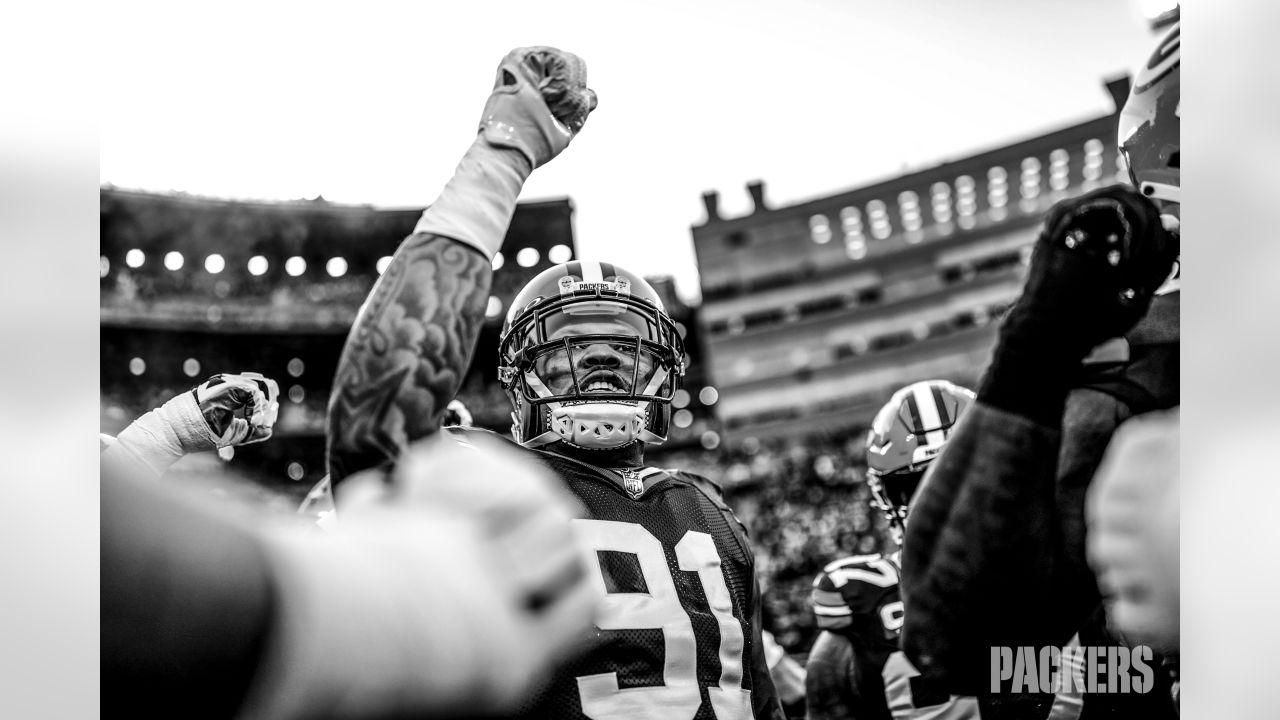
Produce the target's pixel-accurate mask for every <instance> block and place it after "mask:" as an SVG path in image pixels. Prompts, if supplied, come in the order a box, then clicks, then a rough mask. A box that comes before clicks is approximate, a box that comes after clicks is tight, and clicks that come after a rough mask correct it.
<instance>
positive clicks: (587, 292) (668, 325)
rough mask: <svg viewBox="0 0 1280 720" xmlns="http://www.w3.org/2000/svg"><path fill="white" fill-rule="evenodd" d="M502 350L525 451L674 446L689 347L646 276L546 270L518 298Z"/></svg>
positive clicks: (608, 270) (576, 265)
mask: <svg viewBox="0 0 1280 720" xmlns="http://www.w3.org/2000/svg"><path fill="white" fill-rule="evenodd" d="M498 352H499V360H498V378H499V380H501V382H502V387H503V389H504V390H505V391H506V393H507V397H508V398H510V400H511V405H512V413H511V419H512V426H511V434H512V436H513V437H514V438H515V440H516V442H518V443H520V444H521V445H524V446H525V447H540V446H543V445H546V444H548V443H552V442H556V441H563V442H566V443H569V444H571V445H574V446H576V447H580V448H587V449H593V450H607V449H613V448H620V447H624V446H626V445H629V444H631V443H634V442H645V443H661V442H663V441H665V440H666V435H667V428H668V426H669V424H670V421H671V398H672V397H673V396H674V395H675V392H676V390H678V389H679V387H680V383H681V379H682V378H683V376H684V371H685V351H684V341H683V339H682V338H681V337H680V333H679V332H678V331H677V329H676V325H675V323H674V322H673V321H672V320H671V318H670V317H669V316H668V315H667V313H666V310H665V309H664V308H663V305H662V299H661V297H660V296H659V295H658V293H657V291H656V290H654V289H653V286H652V285H650V284H649V283H648V282H646V281H645V280H644V279H643V278H641V277H639V276H637V275H635V274H633V273H631V272H629V271H627V270H624V269H622V268H620V267H618V266H616V265H612V264H609V263H600V262H589V261H573V262H568V263H562V264H560V265H556V266H554V267H551V268H548V269H546V270H544V271H542V272H541V273H539V274H538V275H537V276H536V277H534V278H533V279H532V280H530V281H529V283H528V284H526V285H525V286H524V287H523V288H522V289H521V290H520V292H519V293H517V294H516V296H515V299H514V300H512V302H511V308H510V310H509V311H508V312H507V319H506V322H505V323H504V325H503V328H502V336H501V339H500V340H499V345H498Z"/></svg>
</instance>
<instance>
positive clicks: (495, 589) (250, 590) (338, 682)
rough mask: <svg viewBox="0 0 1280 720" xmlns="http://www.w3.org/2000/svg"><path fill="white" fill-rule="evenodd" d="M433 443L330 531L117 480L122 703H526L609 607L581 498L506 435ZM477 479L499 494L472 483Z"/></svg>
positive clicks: (112, 507) (108, 503)
mask: <svg viewBox="0 0 1280 720" xmlns="http://www.w3.org/2000/svg"><path fill="white" fill-rule="evenodd" d="M429 444H436V445H437V447H421V448H417V447H415V448H414V449H412V450H411V451H410V453H409V455H408V456H407V459H406V462H404V463H402V464H401V467H400V468H398V469H397V471H396V474H395V477H394V483H393V484H392V485H391V486H388V485H386V483H384V482H383V481H382V479H381V476H380V475H365V476H362V477H358V478H354V479H353V480H352V482H351V483H350V484H349V489H350V491H351V492H352V493H355V494H354V495H353V496H352V498H351V502H350V504H349V505H347V506H346V507H347V509H346V511H345V513H344V516H343V519H342V522H341V523H340V524H338V526H337V527H335V528H334V529H332V530H330V531H329V532H323V533H318V532H314V531H310V530H306V529H300V528H298V527H297V526H296V525H293V524H286V525H280V526H278V527H270V528H267V529H265V530H263V529H254V528H250V527H249V526H248V524H247V523H245V522H244V520H243V518H240V517H235V516H231V515H226V514H219V513H218V512H217V509H216V508H210V507H208V506H205V505H202V504H200V500H199V499H197V498H196V497H194V496H193V495H191V494H188V493H186V492H184V491H183V489H182V488H174V487H171V486H163V485H158V484H155V483H140V482H137V481H136V480H133V479H130V478H128V477H118V476H108V477H106V478H104V482H103V488H102V628H103V629H102V660H103V677H104V679H105V682H104V683H103V686H104V693H103V708H104V710H106V711H107V712H106V713H105V714H106V715H108V716H111V717H117V716H118V717H230V716H232V715H233V714H235V713H236V711H237V709H239V716H240V717H242V718H246V719H252V718H271V719H272V720H291V719H293V718H326V717H341V718H380V717H409V716H413V715H416V714H424V713H432V714H438V715H439V714H443V715H449V714H464V713H467V712H481V713H489V712H502V711H506V710H509V709H510V708H511V706H512V705H513V704H514V702H515V701H516V700H517V699H518V698H520V697H522V696H523V694H524V693H526V692H527V691H528V690H529V689H530V687H531V686H532V685H533V684H534V683H536V682H538V681H539V679H540V678H542V677H543V675H544V674H545V673H546V672H547V671H548V669H549V667H550V666H551V664H552V663H554V662H556V661H558V660H560V659H562V658H563V657H565V656H566V655H567V654H569V653H571V652H572V651H573V650H574V649H575V647H576V646H575V643H576V642H578V641H579V639H580V638H581V637H582V636H583V634H584V631H585V630H586V629H588V628H589V627H590V626H591V623H592V621H593V619H594V614H593V610H594V605H595V601H596V597H595V595H594V594H593V592H594V591H593V590H592V588H591V586H590V585H589V584H588V583H586V582H585V579H584V578H585V573H584V571H583V565H582V563H581V558H580V556H579V554H578V550H577V549H576V546H575V545H574V543H573V541H572V538H571V536H570V532H569V524H570V523H569V519H570V518H571V516H572V515H573V514H574V513H576V512H578V511H579V508H578V506H577V504H576V500H573V499H572V498H570V497H569V496H568V495H567V494H566V491H565V490H564V489H563V488H561V487H560V486H559V485H558V484H557V483H555V482H554V480H553V478H551V477H550V476H549V475H548V474H547V472H546V471H545V470H544V469H543V468H541V466H538V465H535V464H532V463H530V462H529V461H528V460H527V458H520V457H517V456H516V455H515V454H514V453H512V452H510V451H509V450H508V449H506V448H504V447H501V446H498V445H494V446H493V447H489V446H481V447H479V448H478V449H477V448H464V447H461V446H459V445H457V444H455V443H453V441H451V440H449V439H447V438H440V439H439V440H433V441H431V443H429ZM441 445H443V446H441ZM464 470H467V471H469V472H470V474H467V473H466V472H463V471H464ZM477 478H479V479H477ZM477 482H479V483H480V484H482V485H484V486H485V489H486V490H487V491H488V492H487V493H484V494H483V497H482V496H481V495H480V494H477V493H474V492H464V491H463V488H462V486H463V485H468V486H471V485H475V484H476V483H477ZM259 522H261V519H260V518H259Z"/></svg>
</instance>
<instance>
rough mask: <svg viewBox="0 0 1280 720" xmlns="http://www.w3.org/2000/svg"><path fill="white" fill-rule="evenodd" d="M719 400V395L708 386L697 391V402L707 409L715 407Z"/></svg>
mask: <svg viewBox="0 0 1280 720" xmlns="http://www.w3.org/2000/svg"><path fill="white" fill-rule="evenodd" d="M719 399H720V393H719V392H718V391H717V390H716V389H715V388H713V387H711V386H710V385H708V386H706V387H704V388H702V389H701V390H699V391H698V402H700V403H702V404H703V405H706V406H708V407H710V406H712V405H715V404H716V401H717V400H719Z"/></svg>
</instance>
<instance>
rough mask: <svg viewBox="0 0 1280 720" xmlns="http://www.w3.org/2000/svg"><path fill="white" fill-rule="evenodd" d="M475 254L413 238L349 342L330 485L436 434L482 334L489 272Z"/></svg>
mask: <svg viewBox="0 0 1280 720" xmlns="http://www.w3.org/2000/svg"><path fill="white" fill-rule="evenodd" d="M490 267H491V266H490V263H489V260H488V259H487V258H486V257H485V256H484V255H482V254H481V253H480V252H477V251H476V250H474V249H472V248H470V247H468V246H466V245H464V244H462V243H460V242H457V241H455V240H452V239H450V238H446V237H441V236H438V235H433V234H431V233H414V234H413V235H410V236H409V237H408V238H407V239H406V240H405V241H404V243H403V244H401V246H400V249H399V250H397V251H396V254H395V256H394V258H393V259H392V261H391V264H390V265H388V266H387V269H386V272H385V273H384V274H383V276H382V278H381V279H380V280H379V281H378V284H377V285H375V286H374V288H373V293H372V294H371V295H370V296H369V299H368V301H366V303H365V305H364V307H363V308H361V310H360V315H359V316H358V317H357V318H356V323H355V326H354V327H352V329H351V334H350V336H348V338H347V344H346V346H345V347H344V348H343V350H342V358H341V359H340V360H339V363H338V372H337V375H336V376H335V380H334V390H333V394H332V395H331V396H330V401H329V416H328V437H327V445H328V454H329V473H330V476H331V477H332V479H333V481H334V482H337V481H339V480H341V479H342V478H344V477H346V476H347V475H350V474H352V473H354V472H358V471H360V470H363V469H366V468H370V467H374V466H376V465H379V464H381V463H384V462H386V461H394V460H395V458H396V457H398V456H399V455H400V452H401V451H402V450H403V449H404V448H405V446H407V445H408V444H409V443H410V442H412V441H414V440H417V439H420V438H423V437H426V436H427V435H430V434H431V433H432V432H434V431H435V430H436V429H437V428H439V427H440V417H441V416H442V415H443V414H444V411H445V408H446V406H448V404H449V401H450V400H452V399H453V396H454V394H455V393H457V391H458V388H459V387H460V386H461V385H462V379H463V377H464V376H465V375H466V372H467V367H468V366H469V365H470V363H471V353H472V352H473V351H474V349H475V343H476V339H477V338H478V337H479V336H480V327H481V323H482V322H483V320H484V311H485V304H486V302H487V300H488V298H489V287H490V284H491V282H492V279H493V277H492V270H491V269H490Z"/></svg>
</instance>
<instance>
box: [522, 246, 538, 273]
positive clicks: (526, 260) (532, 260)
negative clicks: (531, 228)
mask: <svg viewBox="0 0 1280 720" xmlns="http://www.w3.org/2000/svg"><path fill="white" fill-rule="evenodd" d="M541 257H542V256H541V255H540V254H539V253H538V249H537V248H531V247H527V248H520V252H518V253H516V264H517V265H519V266H520V267H523V268H529V267H533V266H534V265H537V264H538V260H539V259H541Z"/></svg>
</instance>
